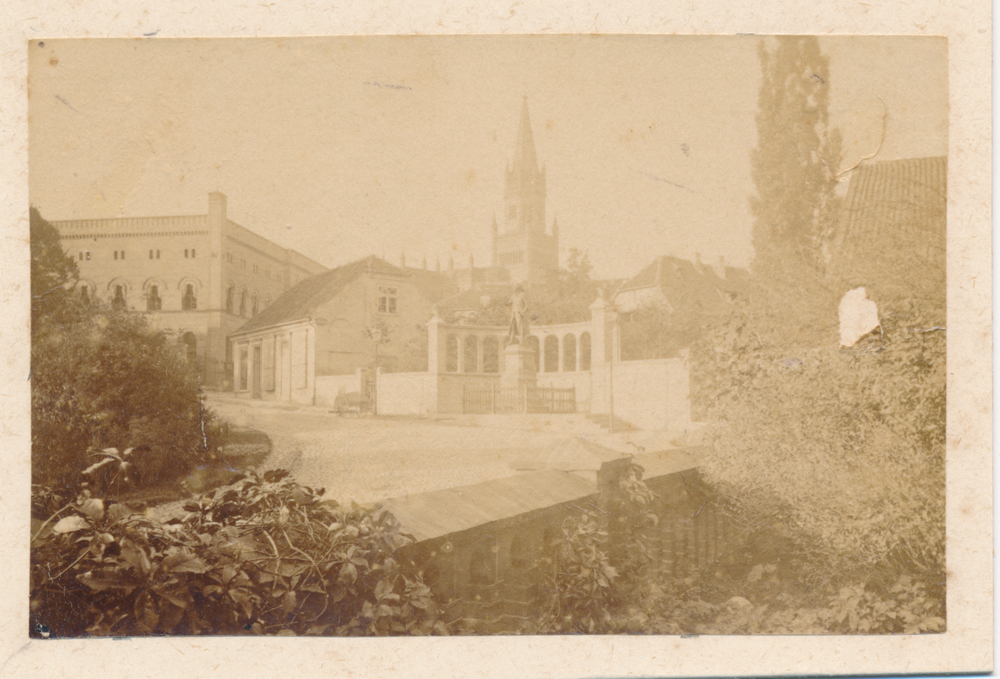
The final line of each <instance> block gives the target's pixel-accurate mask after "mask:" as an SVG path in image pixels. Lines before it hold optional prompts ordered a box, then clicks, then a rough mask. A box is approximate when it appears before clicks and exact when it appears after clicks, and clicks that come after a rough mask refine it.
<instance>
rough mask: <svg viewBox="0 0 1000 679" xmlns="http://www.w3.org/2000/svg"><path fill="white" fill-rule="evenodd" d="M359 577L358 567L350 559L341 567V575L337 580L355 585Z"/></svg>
mask: <svg viewBox="0 0 1000 679" xmlns="http://www.w3.org/2000/svg"><path fill="white" fill-rule="evenodd" d="M357 579H358V569H357V568H356V567H355V566H354V564H353V563H351V562H350V561H348V562H347V563H345V564H344V565H343V566H341V567H340V576H339V577H338V578H337V582H342V583H345V584H347V585H353V584H354V582H355V581H356V580H357Z"/></svg>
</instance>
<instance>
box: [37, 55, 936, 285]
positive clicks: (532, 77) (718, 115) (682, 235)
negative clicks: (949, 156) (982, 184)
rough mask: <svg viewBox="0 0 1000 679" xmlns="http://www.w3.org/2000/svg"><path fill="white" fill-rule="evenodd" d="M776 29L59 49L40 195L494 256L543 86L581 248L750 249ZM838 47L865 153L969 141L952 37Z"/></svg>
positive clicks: (838, 114) (358, 244) (303, 237)
mask: <svg viewBox="0 0 1000 679" xmlns="http://www.w3.org/2000/svg"><path fill="white" fill-rule="evenodd" d="M760 41H761V38H759V37H755V36H726V37H714V36H701V37H692V36H485V37H484V36H468V37H466V36H433V37H417V36H414V37H341V38H290V39H278V38H265V39H187V40H161V39H152V40H146V39H121V40H110V39H84V40H54V41H52V40H47V41H44V43H38V42H35V43H32V45H31V46H30V48H29V97H30V99H29V118H30V120H29V192H30V198H31V202H32V204H33V205H35V206H36V207H38V208H39V209H40V210H41V213H42V215H43V216H44V217H46V218H47V219H51V220H59V219H86V218H102V217H119V216H159V215H182V214H205V213H207V210H208V208H207V200H208V198H207V195H208V193H209V192H211V191H216V190H218V191H221V192H223V193H225V194H226V195H227V197H228V211H229V217H230V219H232V220H233V221H236V222H237V223H239V224H242V225H243V226H245V227H247V228H249V229H251V230H253V231H255V232H257V233H259V234H260V235H262V236H265V237H267V238H269V239H271V240H273V241H275V242H276V243H278V244H280V245H282V246H284V247H289V248H293V249H295V250H298V251H300V252H302V253H303V254H306V255H308V256H309V257H312V258H313V259H315V260H316V261H318V262H320V263H321V264H324V265H326V266H338V265H340V264H345V263H347V262H350V261H353V260H356V259H359V258H361V257H364V256H367V255H369V254H373V253H374V254H377V255H380V256H383V257H385V258H386V259H388V260H389V261H391V262H398V260H399V257H400V254H401V253H405V255H406V261H407V264H408V265H410V266H414V265H416V266H419V265H420V262H421V261H422V259H423V258H426V260H427V262H428V266H429V267H430V268H434V267H435V265H436V263H437V262H438V261H440V262H441V265H442V267H445V266H447V261H448V259H449V257H452V258H454V261H455V263H456V266H463V265H465V264H467V262H468V260H469V256H470V254H471V255H473V256H474V258H475V263H476V264H477V265H479V266H482V265H485V264H487V263H488V262H489V260H490V225H491V223H492V220H493V217H494V215H496V216H497V218H498V219H502V216H503V213H502V205H503V189H504V184H503V183H504V169H505V167H506V165H507V164H508V163H510V162H511V160H512V159H513V154H514V142H515V139H516V135H517V125H518V121H519V118H520V110H521V105H522V98H523V97H527V101H528V106H529V110H530V114H531V121H532V127H533V132H534V139H535V145H536V149H537V152H538V157H539V161H540V162H542V163H544V164H545V167H546V172H547V183H548V201H547V213H546V214H547V217H546V219H547V222H548V223H549V224H551V222H552V219H553V218H554V217H555V218H557V219H558V222H559V230H560V251H561V258H562V262H563V264H565V261H566V257H567V253H568V251H569V249H570V248H573V247H575V248H577V249H580V250H582V251H586V252H587V253H588V256H589V258H590V260H591V262H592V263H593V264H594V267H595V274H596V275H598V276H600V277H628V276H631V275H634V274H635V273H637V272H638V271H639V270H640V269H641V268H642V267H643V266H645V265H646V264H648V263H649V262H650V261H652V259H653V258H654V257H655V256H657V255H661V254H668V255H675V256H679V257H684V258H688V259H694V257H695V253H698V254H699V255H700V256H701V258H702V260H703V261H708V262H712V263H714V262H717V261H718V260H719V258H720V257H724V258H725V261H726V263H728V264H730V265H736V266H746V265H747V264H749V262H750V259H751V257H752V248H751V246H750V229H751V225H752V218H751V215H750V211H749V206H748V197H749V196H750V195H751V194H752V192H753V184H752V181H751V179H750V151H751V149H752V148H753V146H754V145H755V143H756V133H755V121H754V115H755V112H756V107H757V91H758V87H759V82H760V64H759V60H758V57H757V48H758V44H759V42H760ZM820 47H821V49H822V50H823V52H824V54H826V55H827V56H828V57H829V58H830V87H831V90H830V118H831V123H832V124H833V125H835V126H837V127H839V128H840V129H841V131H842V133H843V135H844V138H845V146H844V159H843V162H842V166H841V167H843V168H846V167H850V166H853V165H854V164H855V163H857V162H858V161H859V159H861V158H862V157H863V156H866V155H869V154H871V153H873V152H875V151H876V150H878V154H877V156H876V160H879V159H881V160H890V159H896V158H906V157H921V156H932V155H945V154H946V153H947V55H946V43H945V41H944V40H942V39H937V38H919V37H824V38H821V39H820ZM886 114H887V115H886ZM883 121H885V137H884V140H883V142H882V144H881V145H880V144H879V139H880V137H881V136H882V129H883ZM866 162H870V161H866ZM849 176H850V175H849V173H848V174H846V175H845V176H844V178H843V179H844V180H845V181H844V186H845V187H846V181H847V179H849Z"/></svg>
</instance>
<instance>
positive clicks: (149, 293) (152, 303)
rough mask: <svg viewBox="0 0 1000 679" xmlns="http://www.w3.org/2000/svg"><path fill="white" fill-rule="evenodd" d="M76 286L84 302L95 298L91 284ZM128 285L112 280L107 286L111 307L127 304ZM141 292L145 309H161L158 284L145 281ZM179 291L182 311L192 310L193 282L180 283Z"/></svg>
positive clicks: (195, 298)
mask: <svg viewBox="0 0 1000 679" xmlns="http://www.w3.org/2000/svg"><path fill="white" fill-rule="evenodd" d="M77 287H78V289H79V291H80V298H81V299H83V301H84V302H89V301H91V300H93V299H96V297H97V289H96V288H95V286H94V285H93V284H91V283H80V285H78V286H77ZM130 287H131V286H129V284H128V283H126V282H124V281H113V282H112V283H111V284H110V285H109V286H108V292H109V296H110V298H111V306H112V307H114V308H116V309H124V308H125V307H126V306H127V305H128V298H129V290H130ZM143 292H144V294H143V296H144V297H145V301H146V311H160V310H161V309H163V297H162V293H163V289H162V287H161V286H160V284H158V283H150V282H147V284H146V285H145V286H144V289H143ZM180 293H181V298H180V301H181V310H182V311H194V310H196V309H197V308H198V295H197V291H196V286H195V284H194V283H182V284H181V287H180Z"/></svg>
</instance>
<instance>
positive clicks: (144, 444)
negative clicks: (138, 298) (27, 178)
mask: <svg viewBox="0 0 1000 679" xmlns="http://www.w3.org/2000/svg"><path fill="white" fill-rule="evenodd" d="M31 264H32V270H31V287H32V332H31V335H32V341H31V458H32V477H33V481H34V482H36V483H47V484H51V485H54V486H56V487H61V488H72V487H74V486H75V485H77V484H78V483H79V482H80V479H81V477H80V472H81V471H82V470H83V469H85V468H86V467H88V466H89V465H90V464H91V462H93V459H91V458H90V457H89V454H90V451H92V450H93V449H94V448H97V449H102V448H110V447H118V448H127V447H135V448H140V449H141V452H140V451H137V454H136V455H135V457H136V458H137V460H136V469H137V471H138V473H139V474H140V476H141V478H142V481H143V482H144V483H146V484H152V483H157V482H161V481H167V480H170V479H171V478H174V477H176V476H179V475H183V474H184V473H186V472H187V471H188V470H189V469H190V468H191V467H192V466H194V465H196V464H199V463H201V462H204V461H205V459H206V458H207V456H208V454H209V450H210V449H212V448H213V442H212V437H213V432H214V431H215V428H214V427H213V425H212V420H213V416H212V414H211V412H210V411H208V410H207V409H206V408H205V407H204V406H203V404H202V402H201V393H200V388H199V385H198V377H197V374H196V372H195V370H194V368H193V366H191V365H190V364H189V363H188V362H187V361H186V360H185V357H184V356H183V355H182V353H181V352H179V351H178V350H177V346H176V344H173V343H171V342H170V341H169V339H168V338H167V336H166V335H164V334H163V333H161V332H152V331H150V330H149V328H148V326H147V324H146V320H145V317H144V316H143V315H142V314H140V313H138V312H134V311H129V310H126V309H117V308H115V307H114V306H112V305H108V304H105V303H104V302H102V301H100V300H98V299H83V297H82V296H81V295H80V294H78V292H77V291H76V289H75V287H74V284H75V283H76V282H77V279H78V273H77V269H76V265H75V263H74V262H73V260H72V259H71V258H69V257H67V256H66V255H65V253H64V252H63V250H62V247H61V245H60V243H59V234H58V231H56V229H55V228H54V227H53V226H52V225H51V224H50V223H48V222H47V221H45V220H44V219H43V218H42V216H41V215H40V214H39V213H38V211H37V210H34V209H32V212H31Z"/></svg>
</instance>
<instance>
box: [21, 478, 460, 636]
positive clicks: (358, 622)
mask: <svg viewBox="0 0 1000 679" xmlns="http://www.w3.org/2000/svg"><path fill="white" fill-rule="evenodd" d="M322 495H323V491H322V490H313V489H311V488H307V487H304V486H301V485H299V484H297V483H295V482H293V481H292V480H291V479H290V478H289V477H288V476H287V472H284V471H281V470H275V471H269V472H267V473H265V474H264V475H258V474H257V473H255V472H252V471H251V472H249V473H248V474H247V475H246V476H245V477H244V478H243V479H242V480H240V481H239V482H238V483H236V484H235V485H234V486H232V487H229V488H224V489H220V490H218V491H216V492H215V493H214V494H213V495H211V496H205V497H202V498H201V499H200V500H196V501H189V502H188V503H186V504H185V505H184V508H183V513H182V514H181V516H179V517H176V518H173V519H170V520H168V521H166V522H165V523H161V522H159V521H157V520H155V519H152V518H147V517H145V516H142V515H137V514H134V513H132V512H131V511H129V510H128V509H127V508H126V507H124V506H123V505H121V504H117V503H113V502H109V501H106V500H104V499H100V498H95V497H91V495H90V493H89V492H86V491H85V492H84V493H81V494H80V495H79V496H78V497H77V498H76V499H75V500H74V501H71V502H69V503H67V504H66V505H65V506H64V507H63V509H62V510H61V511H60V512H58V514H53V515H50V516H49V518H48V520H47V521H46V522H43V521H41V520H40V519H35V520H34V521H33V525H32V531H33V535H34V537H33V539H32V553H31V554H32V566H31V618H32V625H33V634H35V635H38V634H39V630H42V629H45V630H47V631H48V633H50V634H53V635H54V636H60V637H73V636H82V635H94V636H108V635H114V636H122V635H150V634H248V633H249V634H279V635H325V634H337V635H402V634H435V633H436V634H444V633H447V631H448V630H447V628H446V627H445V625H444V624H443V623H442V622H441V621H440V619H439V617H438V608H437V605H436V603H435V602H434V601H433V598H432V596H431V593H430V590H429V589H428V588H427V587H426V586H425V585H424V584H423V583H422V582H421V581H420V579H419V578H418V577H415V576H411V575H409V574H407V573H404V572H403V571H402V569H401V568H400V565H399V564H398V563H397V561H396V560H395V557H394V555H395V553H396V550H398V549H399V548H400V547H402V546H403V545H405V544H407V543H408V542H409V541H410V538H408V537H407V536H405V535H403V534H402V533H400V531H399V526H398V524H397V523H396V521H395V520H394V519H393V518H392V516H391V515H389V514H388V513H385V512H380V513H372V512H369V511H367V510H364V509H361V508H358V507H354V508H351V509H347V508H344V507H340V506H338V505H337V503H336V502H333V501H330V500H322ZM36 497H37V499H36V501H35V503H34V504H35V507H36V508H38V509H42V508H48V507H51V506H52V504H53V502H52V497H51V494H50V493H39V494H38V495H37V496H36ZM57 516H61V518H59V519H58V521H56V520H55V519H56V517H57Z"/></svg>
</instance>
